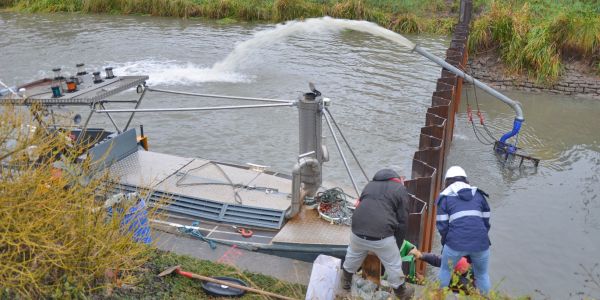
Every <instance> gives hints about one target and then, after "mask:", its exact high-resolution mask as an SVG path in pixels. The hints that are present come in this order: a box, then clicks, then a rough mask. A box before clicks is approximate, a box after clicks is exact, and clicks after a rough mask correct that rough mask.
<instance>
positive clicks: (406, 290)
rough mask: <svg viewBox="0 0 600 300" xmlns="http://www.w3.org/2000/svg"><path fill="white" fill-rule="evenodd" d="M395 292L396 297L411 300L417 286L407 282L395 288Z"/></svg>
mask: <svg viewBox="0 0 600 300" xmlns="http://www.w3.org/2000/svg"><path fill="white" fill-rule="evenodd" d="M394 294H396V297H398V298H399V299H400V300H409V299H412V297H413V296H414V295H415V288H413V287H412V286H410V285H408V284H406V282H405V283H403V284H402V285H401V286H399V287H398V288H397V289H394Z"/></svg>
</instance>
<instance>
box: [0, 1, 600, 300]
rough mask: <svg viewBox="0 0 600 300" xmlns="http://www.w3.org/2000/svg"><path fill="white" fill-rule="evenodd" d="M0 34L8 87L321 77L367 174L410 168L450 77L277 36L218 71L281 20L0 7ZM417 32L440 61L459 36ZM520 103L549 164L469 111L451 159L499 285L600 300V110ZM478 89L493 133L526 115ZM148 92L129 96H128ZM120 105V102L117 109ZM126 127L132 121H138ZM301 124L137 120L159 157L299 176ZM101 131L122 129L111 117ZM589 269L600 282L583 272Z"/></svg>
mask: <svg viewBox="0 0 600 300" xmlns="http://www.w3.org/2000/svg"><path fill="white" fill-rule="evenodd" d="M0 28H1V29H2V35H0V80H2V81H4V82H6V83H7V84H9V85H14V84H18V83H23V82H27V81H31V80H33V79H37V78H39V77H41V76H48V77H49V76H51V74H52V72H51V69H52V68H54V67H56V66H61V67H63V70H66V71H68V72H70V73H73V72H74V71H75V70H74V65H75V64H76V63H79V62H84V63H86V66H87V68H88V71H92V70H100V69H101V68H103V67H105V66H113V67H115V74H117V75H130V74H147V75H149V76H150V80H149V82H148V84H149V85H150V86H152V87H157V88H166V89H175V90H183V91H190V92H197V93H219V94H230V95H243V96H251V97H271V98H281V99H297V98H298V97H299V95H301V93H303V92H307V91H308V82H314V83H315V85H316V86H317V89H319V90H320V91H321V92H322V93H323V94H324V95H325V96H326V97H329V98H331V100H332V107H331V111H332V114H333V116H334V117H335V119H336V121H337V122H338V123H339V124H340V126H341V127H342V130H343V131H344V133H345V135H346V136H347V137H348V140H349V141H350V144H351V145H352V147H353V149H354V151H355V152H356V153H357V155H358V157H359V159H360V161H361V163H362V164H363V166H364V167H365V169H366V170H367V173H368V175H369V176H372V174H374V172H375V171H376V170H378V169H380V168H382V167H392V168H394V169H396V170H397V171H398V172H399V173H401V174H405V175H408V174H410V168H411V157H412V154H413V153H414V151H415V149H416V148H417V146H418V132H419V130H420V127H421V126H422V125H423V123H424V114H425V111H426V108H427V106H428V104H429V102H430V99H431V93H432V91H433V90H434V88H435V80H436V79H437V77H438V75H439V73H440V69H439V67H437V66H435V65H434V64H433V63H431V62H429V61H427V60H426V59H424V58H421V57H419V56H417V55H416V54H412V53H409V52H407V51H406V50H405V49H404V48H402V47H401V46H399V45H396V44H393V43H390V42H389V41H386V40H382V39H380V38H377V37H374V36H371V35H368V34H365V33H358V32H349V31H342V32H333V31H327V32H314V31H312V32H305V33H299V34H296V35H293V36H289V37H282V38H280V39H278V40H266V41H265V42H263V43H259V44H258V45H254V46H256V48H253V49H252V51H249V52H247V53H244V55H243V56H242V58H241V59H238V60H236V66H234V68H228V69H219V68H212V66H213V65H214V64H215V63H218V62H220V61H222V60H223V59H225V58H226V57H227V55H228V53H230V52H231V51H232V50H233V49H234V48H235V46H236V44H237V43H240V42H243V41H245V40H248V39H250V38H251V37H252V35H253V34H254V33H256V32H258V31H261V30H264V29H269V28H273V25H268V24H256V23H235V24H219V23H218V22H213V21H202V20H179V19H171V18H154V17H132V16H125V17H123V16H105V15H103V16H96V15H77V14H64V15H63V14H52V15H42V14H37V15H22V14H14V13H0ZM408 38H409V39H411V40H412V41H414V42H416V43H418V44H420V45H421V46H422V47H423V48H426V49H428V50H430V51H431V52H432V53H433V54H436V55H439V56H443V54H444V51H445V49H446V47H447V45H448V43H449V39H448V38H447V37H442V36H408ZM511 95H513V96H515V97H517V98H518V99H520V100H521V101H522V102H523V104H524V111H525V116H526V119H527V120H526V123H525V128H524V133H523V134H522V135H521V137H520V145H521V146H523V147H525V148H526V149H528V150H530V152H531V154H533V155H534V156H537V157H540V158H542V159H543V161H542V163H541V165H540V167H539V168H538V169H537V170H535V171H532V170H522V171H519V170H515V169H511V168H507V167H506V166H503V165H502V164H501V163H500V162H499V161H498V160H497V159H496V158H495V156H494V155H493V153H492V152H491V151H490V148H491V147H490V146H485V145H481V144H478V142H477V140H476V138H475V136H474V135H473V132H472V130H471V128H470V127H468V126H467V123H466V121H465V114H464V113H461V114H460V116H459V119H458V120H459V121H457V128H456V130H455V138H454V143H453V146H452V152H451V154H450V157H449V161H450V163H453V164H460V165H462V166H464V167H465V169H466V170H467V172H468V173H469V175H470V178H471V180H472V183H473V184H475V185H477V186H479V187H481V188H482V189H484V190H486V191H487V192H488V193H490V194H491V199H490V203H491V206H492V210H493V219H492V226H493V227H492V231H491V236H492V242H493V248H492V249H493V254H492V258H491V266H490V269H491V271H490V272H491V276H492V280H493V281H494V282H496V283H498V284H499V288H500V289H501V290H504V291H506V292H508V293H510V294H513V295H523V294H530V295H532V296H534V297H535V298H544V297H550V298H552V299H566V298H569V297H572V298H574V299H577V298H580V297H582V295H581V294H580V293H584V294H587V295H592V296H595V297H600V296H599V294H600V290H599V289H600V287H598V286H594V285H593V284H594V283H593V282H590V283H586V281H585V280H586V279H588V280H589V279H595V280H598V272H599V271H600V267H597V266H596V267H594V264H597V263H598V262H600V256H599V255H598V254H597V253H596V251H597V250H598V249H599V248H600V199H598V197H597V194H598V193H599V192H600V183H599V180H600V179H599V177H598V176H599V173H600V167H599V163H600V145H599V136H600V133H599V132H600V123H599V122H598V121H597V117H596V116H597V115H598V114H600V102H598V101H591V100H581V99H568V98H566V97H556V96H549V95H531V94H513V93H511ZM470 96H471V98H473V94H472V93H471V94H470ZM478 96H479V97H478V99H479V102H480V105H481V108H482V110H484V112H485V115H486V117H487V120H486V121H487V123H488V124H489V125H488V126H489V127H490V128H489V129H490V131H491V132H492V133H494V134H495V135H500V133H501V132H503V131H506V130H508V129H509V127H510V125H511V123H512V118H513V117H512V114H511V112H510V111H509V109H508V108H507V107H504V106H503V105H502V104H497V103H496V102H495V101H494V100H492V99H489V98H487V97H485V96H484V95H483V93H482V92H479V93H478ZM135 97H136V94H135V93H134V92H129V93H126V95H125V96H122V99H133V98H135ZM473 101H474V99H471V102H473ZM465 102H466V101H464V100H463V105H466V103H465ZM222 104H239V102H236V101H230V100H206V99H198V98H190V97H184V96H173V95H165V94H158V93H148V94H147V96H146V98H145V100H144V103H143V104H142V107H143V108H151V107H190V106H207V105H209V106H213V105H222ZM244 104H247V103H244ZM117 107H123V106H122V105H121V106H118V105H115V106H112V107H111V108H117ZM463 111H464V109H463ZM116 119H117V122H121V123H120V124H123V122H124V120H125V119H126V117H125V116H124V115H118V116H116ZM297 122H298V121H297V112H296V110H295V109H294V108H268V109H264V110H260V111H258V110H237V111H227V112H223V111H220V112H203V113H198V112H195V113H193V112H187V113H183V112H178V113H166V114H158V113H146V114H138V115H136V118H135V119H134V122H133V124H135V125H136V126H137V125H139V124H143V125H144V131H145V133H146V135H148V136H149V137H150V147H151V148H152V150H155V151H159V152H166V153H171V154H176V155H182V156H188V157H189V156H197V157H203V158H210V159H215V160H221V161H230V162H238V163H245V162H252V163H258V164H263V165H268V166H271V168H272V169H275V170H278V171H282V172H286V173H290V172H291V168H292V167H293V165H294V163H295V157H296V155H298V153H297V152H298V141H297V135H298V133H297V130H298V129H297V125H298V123H297ZM92 123H93V124H94V125H99V126H110V123H108V121H107V120H106V119H105V118H101V117H95V118H94V119H92ZM324 130H326V129H325V128H324ZM325 132H326V134H325V135H326V136H327V139H326V144H327V145H328V147H329V150H330V153H331V161H330V162H328V163H326V167H325V178H326V181H329V182H333V183H336V184H337V185H339V186H342V187H344V189H345V190H347V191H351V185H350V181H349V180H348V176H347V174H346V171H345V169H344V167H343V165H342V163H341V160H340V156H339V155H338V154H337V151H336V149H335V145H334V144H333V139H332V138H331V136H330V134H329V133H328V132H327V131H325ZM346 156H347V157H349V156H350V155H349V153H348V152H347V151H346ZM351 167H352V169H353V173H354V176H355V177H356V178H357V179H358V180H359V186H363V185H364V183H365V182H366V181H365V179H364V178H363V177H361V175H360V173H359V172H358V169H357V166H356V164H354V163H352V164H351ZM580 264H583V266H584V267H581V266H580ZM584 268H586V269H587V270H589V271H590V272H591V273H593V274H592V275H590V276H587V275H581V274H584V273H585V270H584ZM578 274H580V275H578ZM536 290H539V291H536Z"/></svg>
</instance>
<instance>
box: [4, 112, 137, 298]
mask: <svg viewBox="0 0 600 300" xmlns="http://www.w3.org/2000/svg"><path fill="white" fill-rule="evenodd" d="M0 117H1V119H0V120H2V121H1V122H0V163H1V164H0V231H1V232H2V234H1V235H0V261H1V262H2V263H0V298H1V299H15V298H16V299H21V298H23V299H39V298H59V299H65V298H85V297H87V295H90V294H92V293H97V292H101V291H103V290H104V288H106V287H108V286H114V285H117V286H118V285H121V284H125V283H133V282H135V280H136V279H135V277H134V276H132V275H133V274H134V272H135V271H137V270H138V268H139V267H140V266H141V265H142V264H143V263H145V262H146V261H147V259H148V258H149V249H148V247H147V246H145V245H143V244H138V243H136V242H134V241H133V239H132V233H131V232H128V231H126V230H123V229H122V225H121V223H122V221H123V217H124V216H123V214H120V213H116V211H115V213H114V214H112V215H108V213H107V211H106V209H104V208H103V206H102V202H100V201H98V200H99V199H104V195H106V194H107V191H108V190H109V189H110V185H108V184H107V183H106V182H107V179H108V178H107V176H106V174H97V176H96V177H94V178H89V177H88V176H85V175H84V174H83V173H80V172H78V171H75V170H76V169H75V168H73V169H69V170H70V171H62V173H60V172H58V171H57V169H56V168H55V166H56V165H55V163H57V162H59V161H60V162H62V163H65V164H66V165H67V166H68V165H70V163H69V162H72V161H74V159H75V158H76V157H77V156H78V155H79V154H80V153H81V152H82V148H80V147H77V146H73V145H72V144H73V143H72V141H71V139H69V138H68V136H67V135H65V134H61V133H59V132H54V133H48V132H46V131H45V130H42V129H41V128H37V129H35V130H34V128H33V127H30V126H29V124H34V123H35V120H34V118H33V117H32V115H30V114H27V113H23V112H20V111H18V110H16V109H14V108H10V107H3V109H2V111H0ZM84 169H85V164H84ZM77 170H78V169H77ZM125 211H127V207H125Z"/></svg>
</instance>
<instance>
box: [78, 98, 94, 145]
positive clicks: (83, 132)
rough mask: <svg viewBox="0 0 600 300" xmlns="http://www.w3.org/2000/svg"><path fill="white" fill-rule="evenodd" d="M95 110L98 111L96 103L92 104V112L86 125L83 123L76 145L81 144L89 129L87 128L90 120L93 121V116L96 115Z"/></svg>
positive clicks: (86, 120)
mask: <svg viewBox="0 0 600 300" xmlns="http://www.w3.org/2000/svg"><path fill="white" fill-rule="evenodd" d="M94 109H96V102H94V103H93V104H92V109H91V110H90V113H89V114H88V117H87V118H86V119H85V123H83V127H82V128H81V131H79V135H78V136H77V140H76V141H75V143H76V144H79V141H80V140H81V139H82V138H83V135H84V134H85V130H86V129H87V127H88V125H89V123H90V120H91V119H92V116H93V115H94Z"/></svg>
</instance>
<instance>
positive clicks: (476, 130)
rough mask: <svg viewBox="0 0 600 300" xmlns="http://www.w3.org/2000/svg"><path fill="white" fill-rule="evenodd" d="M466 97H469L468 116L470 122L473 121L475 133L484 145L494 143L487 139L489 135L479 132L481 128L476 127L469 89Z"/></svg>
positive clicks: (472, 125)
mask: <svg viewBox="0 0 600 300" xmlns="http://www.w3.org/2000/svg"><path fill="white" fill-rule="evenodd" d="M465 97H466V99H467V117H468V119H469V123H471V127H472V128H473V133H474V134H475V137H476V138H477V140H478V141H479V142H480V143H481V144H483V145H486V146H488V145H493V144H494V142H493V141H489V140H488V139H487V137H486V136H485V135H483V134H481V132H479V129H478V128H476V127H475V122H473V114H472V112H471V103H469V91H468V90H467V91H466V93H465ZM480 136H481V137H480ZM482 139H483V140H482Z"/></svg>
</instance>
